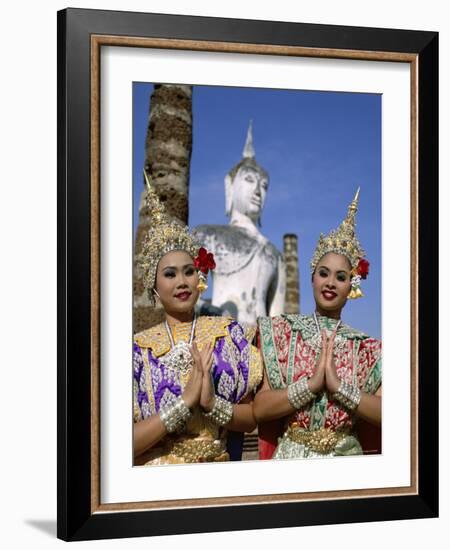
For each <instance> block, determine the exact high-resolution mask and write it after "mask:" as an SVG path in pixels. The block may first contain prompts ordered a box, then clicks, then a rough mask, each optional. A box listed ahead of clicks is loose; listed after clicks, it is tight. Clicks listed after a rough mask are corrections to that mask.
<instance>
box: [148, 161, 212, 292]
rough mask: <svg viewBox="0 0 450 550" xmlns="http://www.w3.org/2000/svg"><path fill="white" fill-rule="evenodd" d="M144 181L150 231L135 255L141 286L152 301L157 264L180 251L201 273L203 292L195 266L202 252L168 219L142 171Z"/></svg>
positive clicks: (200, 288) (196, 244)
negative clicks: (139, 270)
mask: <svg viewBox="0 0 450 550" xmlns="http://www.w3.org/2000/svg"><path fill="white" fill-rule="evenodd" d="M144 177H145V182H146V185H147V198H146V201H147V207H148V210H149V216H150V229H149V231H148V233H147V235H146V236H145V239H144V243H143V245H142V250H141V253H140V255H139V256H140V257H139V266H140V268H141V269H142V271H143V273H144V275H143V282H144V285H145V287H146V288H147V290H148V293H149V298H150V300H151V301H152V302H153V301H154V299H153V294H152V291H153V288H154V286H155V283H156V270H157V267H158V263H159V260H160V259H161V258H162V257H163V256H164V254H167V253H168V252H172V251H173V250H184V251H185V252H187V253H188V254H189V255H190V256H191V257H192V258H193V259H194V264H195V265H196V267H199V268H200V270H201V271H202V273H201V274H200V275H201V279H200V282H199V287H198V288H199V290H200V291H203V290H205V289H206V288H205V287H206V277H205V276H204V272H205V269H204V268H203V269H202V265H200V264H199V253H200V251H202V252H203V250H204V249H203V250H202V249H201V247H200V244H199V243H198V242H197V241H196V240H195V239H194V238H193V237H192V235H191V234H190V233H189V228H188V227H187V226H185V225H182V224H181V223H180V222H178V221H176V220H173V219H172V220H171V219H170V218H169V216H168V214H167V212H166V210H165V208H164V206H163V205H162V204H161V202H160V200H159V197H158V195H157V194H156V192H155V190H154V188H153V187H152V186H151V185H150V182H149V181H148V178H147V174H146V172H145V170H144ZM204 253H206V250H204ZM200 255H201V254H200ZM208 256H211V258H212V254H208ZM209 260H210V261H209V266H208V267H209V269H213V268H214V267H215V265H214V266H213V265H212V264H213V263H214V262H213V261H212V262H211V259H210V258H209ZM198 264H199V265H198ZM207 272H208V269H206V274H207ZM202 275H203V277H202Z"/></svg>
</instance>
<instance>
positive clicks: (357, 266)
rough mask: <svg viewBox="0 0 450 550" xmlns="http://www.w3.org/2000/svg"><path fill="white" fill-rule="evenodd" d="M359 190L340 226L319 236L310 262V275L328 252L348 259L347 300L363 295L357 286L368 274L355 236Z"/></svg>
mask: <svg viewBox="0 0 450 550" xmlns="http://www.w3.org/2000/svg"><path fill="white" fill-rule="evenodd" d="M359 189H360V188H359V187H358V190H357V191H356V195H355V198H354V199H353V200H352V202H351V203H350V206H349V207H348V212H347V216H346V218H345V219H344V220H343V222H342V223H341V225H340V226H339V227H338V228H337V229H333V230H332V231H330V233H329V234H328V235H324V234H323V233H321V234H320V237H319V241H318V243H317V246H316V250H315V251H314V255H313V258H312V260H311V273H314V271H315V269H316V267H317V264H318V263H319V261H320V259H321V258H323V256H325V254H328V252H334V253H335V254H342V255H343V256H345V257H346V258H348V260H349V262H350V265H351V267H352V288H351V290H350V294H349V298H359V297H361V296H362V295H363V294H362V292H361V289H360V288H359V285H360V282H361V279H365V278H366V277H367V275H368V273H369V262H368V261H367V260H365V259H364V256H365V252H364V250H363V248H362V247H361V244H360V242H359V240H358V238H357V237H356V234H355V227H356V220H355V217H356V212H357V210H358V198H359Z"/></svg>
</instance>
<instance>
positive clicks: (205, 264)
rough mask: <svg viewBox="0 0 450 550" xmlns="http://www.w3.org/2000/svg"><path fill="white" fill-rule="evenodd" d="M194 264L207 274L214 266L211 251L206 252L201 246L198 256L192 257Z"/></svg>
mask: <svg viewBox="0 0 450 550" xmlns="http://www.w3.org/2000/svg"><path fill="white" fill-rule="evenodd" d="M194 266H195V267H197V268H198V269H200V271H201V272H202V273H204V274H205V275H207V274H208V271H209V270H210V269H214V268H215V267H216V262H215V261H214V255H213V254H212V252H208V251H207V250H206V248H203V246H202V247H201V248H200V250H199V251H198V256H197V257H196V258H194Z"/></svg>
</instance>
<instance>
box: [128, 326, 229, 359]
mask: <svg viewBox="0 0 450 550" xmlns="http://www.w3.org/2000/svg"><path fill="white" fill-rule="evenodd" d="M231 322H232V319H231V317H206V316H201V317H199V318H198V319H197V326H196V328H195V341H196V342H197V345H198V347H199V349H201V348H202V347H203V346H204V345H205V343H206V342H208V341H211V340H213V341H215V340H216V339H217V338H221V337H223V336H226V335H227V327H228V325H229V324H230V323H231ZM190 326H191V324H190V323H180V325H179V327H178V328H177V326H175V327H174V329H173V338H174V340H175V343H177V342H178V341H179V340H180V339H181V340H183V339H186V338H188V337H189V333H190ZM134 341H135V342H136V344H137V345H138V346H139V347H140V348H150V349H151V350H152V353H153V355H154V356H155V357H160V356H161V355H164V354H166V353H168V352H169V351H170V339H169V335H168V334H167V331H166V328H165V326H164V323H159V325H156V326H154V327H151V328H149V329H146V330H143V331H142V332H139V333H137V334H136V335H135V336H134Z"/></svg>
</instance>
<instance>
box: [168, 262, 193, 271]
mask: <svg viewBox="0 0 450 550" xmlns="http://www.w3.org/2000/svg"><path fill="white" fill-rule="evenodd" d="M186 267H194V264H193V263H192V262H191V263H190V264H185V265H182V266H181V269H185V268H186ZM162 269H163V271H164V270H165V269H178V267H177V266H176V265H166V266H165V267H163V268H162Z"/></svg>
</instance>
